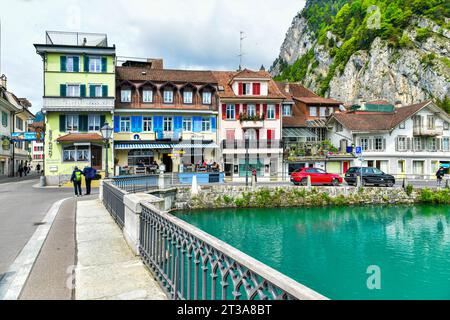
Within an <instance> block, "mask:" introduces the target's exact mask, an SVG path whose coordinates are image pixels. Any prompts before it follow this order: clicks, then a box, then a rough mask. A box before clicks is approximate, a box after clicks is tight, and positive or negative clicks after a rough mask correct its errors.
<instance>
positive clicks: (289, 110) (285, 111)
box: [283, 104, 292, 117]
mask: <svg viewBox="0 0 450 320" xmlns="http://www.w3.org/2000/svg"><path fill="white" fill-rule="evenodd" d="M291 115H292V107H291V105H289V104H285V105H284V106H283V116H287V117H289V116H291Z"/></svg>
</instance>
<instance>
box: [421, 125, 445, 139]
mask: <svg viewBox="0 0 450 320" xmlns="http://www.w3.org/2000/svg"><path fill="white" fill-rule="evenodd" d="M443 133H444V128H443V127H434V128H431V129H430V128H428V127H418V126H417V127H413V135H414V136H423V137H435V136H441V135H442V134H443Z"/></svg>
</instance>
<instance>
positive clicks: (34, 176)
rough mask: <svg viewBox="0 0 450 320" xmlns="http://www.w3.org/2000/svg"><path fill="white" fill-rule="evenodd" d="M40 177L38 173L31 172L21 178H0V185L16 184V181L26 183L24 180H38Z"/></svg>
mask: <svg viewBox="0 0 450 320" xmlns="http://www.w3.org/2000/svg"><path fill="white" fill-rule="evenodd" d="M40 176H41V174H40V173H36V172H31V173H30V174H29V175H27V176H22V177H7V176H0V183H9V182H18V181H26V180H32V179H38V178H39V177H40Z"/></svg>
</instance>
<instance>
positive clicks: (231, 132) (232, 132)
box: [227, 130, 234, 141]
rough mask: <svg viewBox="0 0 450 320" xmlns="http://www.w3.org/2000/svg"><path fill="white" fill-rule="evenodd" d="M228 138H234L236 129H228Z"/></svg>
mask: <svg viewBox="0 0 450 320" xmlns="http://www.w3.org/2000/svg"><path fill="white" fill-rule="evenodd" d="M227 140H228V141H230V140H234V130H227Z"/></svg>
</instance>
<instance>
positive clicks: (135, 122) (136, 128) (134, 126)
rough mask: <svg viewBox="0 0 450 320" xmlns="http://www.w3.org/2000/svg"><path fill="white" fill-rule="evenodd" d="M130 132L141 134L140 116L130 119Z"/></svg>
mask: <svg viewBox="0 0 450 320" xmlns="http://www.w3.org/2000/svg"><path fill="white" fill-rule="evenodd" d="M131 131H132V132H142V116H132V117H131Z"/></svg>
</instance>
